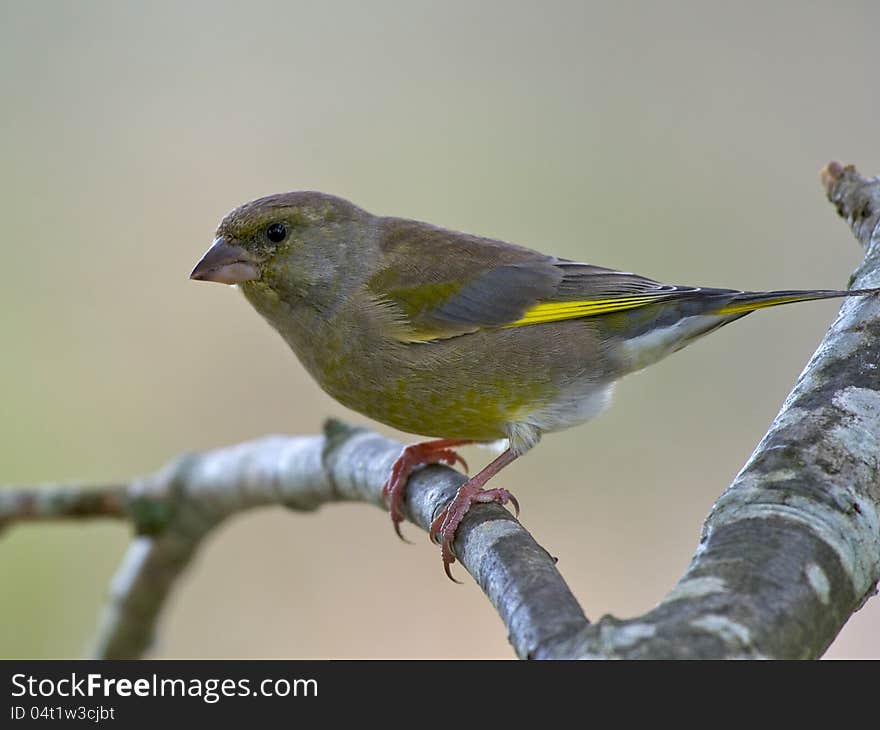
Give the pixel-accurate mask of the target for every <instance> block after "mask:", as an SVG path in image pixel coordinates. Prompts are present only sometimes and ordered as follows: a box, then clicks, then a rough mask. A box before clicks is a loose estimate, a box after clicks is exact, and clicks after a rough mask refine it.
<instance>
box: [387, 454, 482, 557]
mask: <svg viewBox="0 0 880 730" xmlns="http://www.w3.org/2000/svg"><path fill="white" fill-rule="evenodd" d="M472 443H474V442H473V441H470V440H468V439H436V440H434V441H423V442H422V443H420V444H410V445H409V446H406V447H404V449H403V451H401V452H400V456H398V457H397V461H395V462H394V465H393V466H392V467H391V476H389V477H388V481H386V482H385V484H384V486H383V487H382V497H383V498H384V499H385V504H386V505H387V506H388V509H389V511H390V512H391V523H392V524H393V525H394V531H395V532H396V533H397V536H398V537H399V538H400V539H401V540H404V541H406V538H405V537H404V536H403V534H402V533H401V532H400V523H401V522H403V499H404V497H405V496H406V483H407V482H408V481H409V478H410V476H411V475H412V473H413V472H414V471H415V470H416V469H418V468H419V467H421V466H426V465H428V464H440V463H443V464H449V465H450V466H454V465H455V464H456V463H458V464H461V465H462V466H463V467H464V470H465V473H467V470H468V465H467V462H466V461H465V460H464V459H462V458H461V457H460V456H459V455H458V454H457V453H456V452H455V451H454V449H455V447H457V446H466V445H467V444H472Z"/></svg>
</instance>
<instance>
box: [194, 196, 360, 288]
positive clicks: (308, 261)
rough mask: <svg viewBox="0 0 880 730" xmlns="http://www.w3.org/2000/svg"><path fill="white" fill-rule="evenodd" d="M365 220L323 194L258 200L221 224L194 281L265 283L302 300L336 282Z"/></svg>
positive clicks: (345, 204)
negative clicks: (309, 293) (353, 238)
mask: <svg viewBox="0 0 880 730" xmlns="http://www.w3.org/2000/svg"><path fill="white" fill-rule="evenodd" d="M366 217H369V214H368V213H366V212H365V211H363V210H361V209H360V208H358V207H357V206H355V205H353V204H352V203H349V202H348V201H346V200H343V199H342V198H337V197H334V196H332V195H326V194H324V193H317V192H292V193H280V194H278V195H270V196H268V197H265V198H259V199H258V200H254V201H251V202H250V203H245V204H244V205H242V206H240V207H238V208H236V209H235V210H233V211H232V212H231V213H229V214H228V215H227V216H226V217H225V218H224V219H223V220H222V221H221V223H220V226H219V227H218V228H217V233H216V235H215V237H214V242H213V244H212V245H211V247H210V248H209V249H208V251H207V252H206V253H205V255H204V256H202V258H201V260H200V261H199V262H198V263H197V264H196V266H195V268H194V269H193V270H192V273H191V274H190V279H195V280H197V281H214V282H218V283H221V284H242V285H246V286H247V285H248V284H249V283H252V282H253V283H262V284H263V285H265V286H267V287H269V288H271V289H273V290H276V291H277V292H278V293H279V294H285V293H287V291H288V290H290V291H291V293H294V294H298V295H300V296H301V295H303V294H304V293H305V292H307V291H308V290H311V289H313V288H315V287H316V286H320V285H322V284H327V283H330V282H332V281H333V280H334V279H336V278H338V271H339V269H340V267H341V266H343V265H344V264H345V263H346V262H347V259H348V258H349V256H347V255H346V249H348V248H349V242H350V241H351V239H352V234H353V232H356V231H357V230H358V228H362V227H358V226H356V225H355V224H357V223H358V222H359V221H361V220H364V219H365V218H366ZM354 237H357V236H356V235H355V236H354Z"/></svg>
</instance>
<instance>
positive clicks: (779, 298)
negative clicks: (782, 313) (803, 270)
mask: <svg viewBox="0 0 880 730" xmlns="http://www.w3.org/2000/svg"><path fill="white" fill-rule="evenodd" d="M870 294H880V289H849V290H847V291H835V290H832V289H805V290H800V291H799V290H793V291H767V292H742V293H741V294H737V295H735V296H734V297H733V298H732V299H730V300H728V301H727V302H726V303H725V304H724V305H723V306H721V307H720V308H718V309H716V310H715V311H713V312H711V313H712V314H718V315H722V316H725V315H736V314H740V315H742V314H748V313H749V312H754V311H755V310H756V309H764V308H765V307H777V306H779V305H780V304H793V303H794V302H809V301H811V300H813V299H835V298H838V297H859V296H868V295H870Z"/></svg>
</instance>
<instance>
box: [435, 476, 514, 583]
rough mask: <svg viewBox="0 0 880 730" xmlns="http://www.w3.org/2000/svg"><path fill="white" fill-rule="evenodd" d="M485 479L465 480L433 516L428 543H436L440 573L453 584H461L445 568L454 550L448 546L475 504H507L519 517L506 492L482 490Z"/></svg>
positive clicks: (504, 490)
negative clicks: (448, 501)
mask: <svg viewBox="0 0 880 730" xmlns="http://www.w3.org/2000/svg"><path fill="white" fill-rule="evenodd" d="M484 483H485V480H481V479H480V478H479V475H478V476H476V477H474V478H473V479H469V480H468V481H466V482H465V483H464V484H462V485H461V487H459V489H458V491H457V492H456V493H455V497H453V499H452V501H451V502H450V503H449V504H447V505H446V507H444V509H443V511H442V512H441V513H440V514H439V515H437V519H435V520H434V522H433V523H431V533H430V534H431V540H433V541H434V542H439V543H440V553H441V555H442V556H443V570H444V571H446V576H447V577H448V578H449V580H451V581H454V582H455V583H460V582H461V581H458V580H456V579H455V578H453V577H452V572H451V571H450V569H449V566H450V565H452V563H454V562H455V550H454V548H453V546H452V543H453V541H454V540H455V532H456V530H458V526H459V525H460V524H461V521H462V519H464V516H465V515H466V514H467V513H468V512H469V511H470V508H471V507H472V506H473V505H475V504H480V503H485V502H498V504H502V505H503V504H507V503H508V502H510V503H511V504H512V505H513V508H514V510H515V511H516V516H517V517H519V502H517V501H516V497H514V496H513V495H512V494H511V493H510V492H508V491H507V490H506V489H501V488H498V489H483V484H484Z"/></svg>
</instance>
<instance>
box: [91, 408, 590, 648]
mask: <svg viewBox="0 0 880 730" xmlns="http://www.w3.org/2000/svg"><path fill="white" fill-rule="evenodd" d="M401 448H402V445H401V444H399V443H397V442H395V441H391V440H389V439H386V438H383V437H382V436H379V435H378V434H375V433H372V432H370V431H365V430H360V429H352V428H349V427H348V426H345V425H343V424H341V423H339V422H336V421H331V422H328V424H327V425H326V427H325V435H324V436H306V437H293V438H289V437H282V436H270V437H266V438H263V439H260V440H257V441H252V442H249V443H244V444H240V445H237V446H233V447H230V448H227V449H221V450H218V451H212V452H208V453H205V454H198V455H191V456H188V457H185V458H183V459H181V460H178V461H176V462H174V463H173V464H171V465H169V466H168V467H166V468H165V469H163V470H162V471H160V472H159V473H157V474H155V475H152V476H148V477H146V478H144V479H142V480H139V481H138V482H136V483H134V484H132V485H131V487H130V489H129V504H130V511H131V516H132V518H133V519H134V521H135V525H136V526H137V527H138V530H139V532H141V533H142V534H141V536H140V537H139V538H138V539H137V540H135V541H134V543H133V544H132V546H131V547H130V548H129V551H128V553H127V555H126V557H125V559H124V560H123V564H122V566H121V567H120V569H119V571H118V573H117V575H116V577H115V579H114V581H113V585H112V588H111V596H110V603H109V606H108V608H107V610H106V612H105V615H104V619H103V621H102V624H101V628H100V631H99V636H98V640H97V642H96V648H95V655H96V656H98V657H101V658H125V657H135V656H140V655H141V654H142V653H143V652H144V651H145V650H146V649H147V648H148V646H149V644H150V641H151V638H152V635H153V632H154V627H155V624H156V621H157V619H158V616H159V612H160V610H161V608H162V605H163V604H164V602H165V600H166V598H167V596H168V594H169V593H170V591H171V589H172V588H173V586H174V583H175V581H176V579H177V578H178V577H179V575H180V574H181V573H182V572H183V571H184V570H185V568H186V567H187V565H188V563H189V561H190V560H191V558H192V557H193V555H194V554H195V552H196V549H197V547H198V545H199V543H200V542H201V540H202V539H203V538H204V537H205V535H206V534H207V533H208V532H209V531H210V530H211V529H212V528H213V527H215V526H216V525H218V524H219V523H220V522H222V521H223V520H224V519H226V518H227V517H229V516H231V515H233V514H237V513H239V512H241V511H242V510H246V509H250V508H253V507H259V506H265V505H277V504H283V505H286V506H287V507H289V508H291V509H295V510H312V509H315V508H317V507H318V506H320V505H322V504H326V503H328V502H335V501H341V500H345V501H362V502H370V503H372V504H375V505H377V506H380V507H381V506H382V485H383V483H384V481H385V479H386V478H387V475H388V473H389V470H390V468H391V464H392V463H393V461H394V460H395V459H396V458H397V456H398V455H399V454H400V450H401ZM464 480H465V477H464V476H463V475H462V474H460V473H459V472H456V471H453V470H452V469H450V468H448V467H442V466H432V467H427V468H425V469H423V470H421V471H419V472H418V473H417V474H415V475H414V476H413V478H412V480H411V481H410V482H409V486H408V490H407V491H408V498H407V505H406V507H407V512H408V517H409V519H410V520H412V521H413V522H414V523H415V524H417V525H418V526H419V527H421V528H422V529H423V530H427V529H428V528H429V527H430V524H431V522H432V520H433V517H434V516H435V515H436V514H438V513H439V511H440V510H441V509H442V508H443V506H445V504H446V502H447V501H448V500H449V499H451V498H452V496H453V495H454V494H455V491H456V489H458V487H459V486H460V485H461V484H462V483H463V482H464ZM383 509H384V507H383ZM455 548H456V551H457V553H458V555H459V556H460V558H461V562H462V564H463V565H464V567H465V568H466V569H467V570H468V571H469V572H470V573H471V574H472V575H473V576H474V577H475V578H476V580H477V582H478V583H479V584H480V586H481V587H482V588H483V590H484V591H485V592H486V595H487V596H488V597H489V599H490V600H491V601H492V603H493V604H494V605H495V607H496V608H497V609H498V611H499V613H500V614H501V617H502V619H503V620H504V622H505V624H506V625H507V628H508V631H509V633H510V640H511V643H512V644H513V645H514V647H515V649H516V651H517V654H518V655H519V656H523V657H525V656H537V657H542V656H550V655H559V653H560V650H559V649H558V644H559V642H560V641H563V640H564V638H565V637H567V636H570V635H571V634H572V633H573V630H574V629H576V628H580V627H582V626H585V625H586V623H587V622H586V618H585V617H584V615H583V612H582V611H581V609H580V607H579V606H578V604H577V601H576V600H575V599H574V596H572V594H571V592H570V591H569V589H568V587H567V586H566V585H565V582H564V581H563V580H562V577H561V576H560V575H559V572H558V571H557V570H556V566H555V563H554V560H553V558H551V557H550V556H549V555H548V554H547V552H546V551H545V550H543V549H542V548H541V547H539V546H538V545H537V543H535V541H534V540H533V539H532V538H531V536H530V535H529V534H528V533H527V532H526V531H525V529H523V527H522V526H521V525H520V524H519V523H518V522H517V521H516V520H515V519H514V518H513V517H512V515H510V513H509V512H507V511H506V510H505V509H503V508H501V507H499V506H497V505H481V506H480V508H479V509H475V510H474V511H473V515H472V516H470V517H469V518H468V519H467V520H466V521H465V523H463V525H462V528H461V530H460V531H459V535H458V539H457V540H456V543H455Z"/></svg>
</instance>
